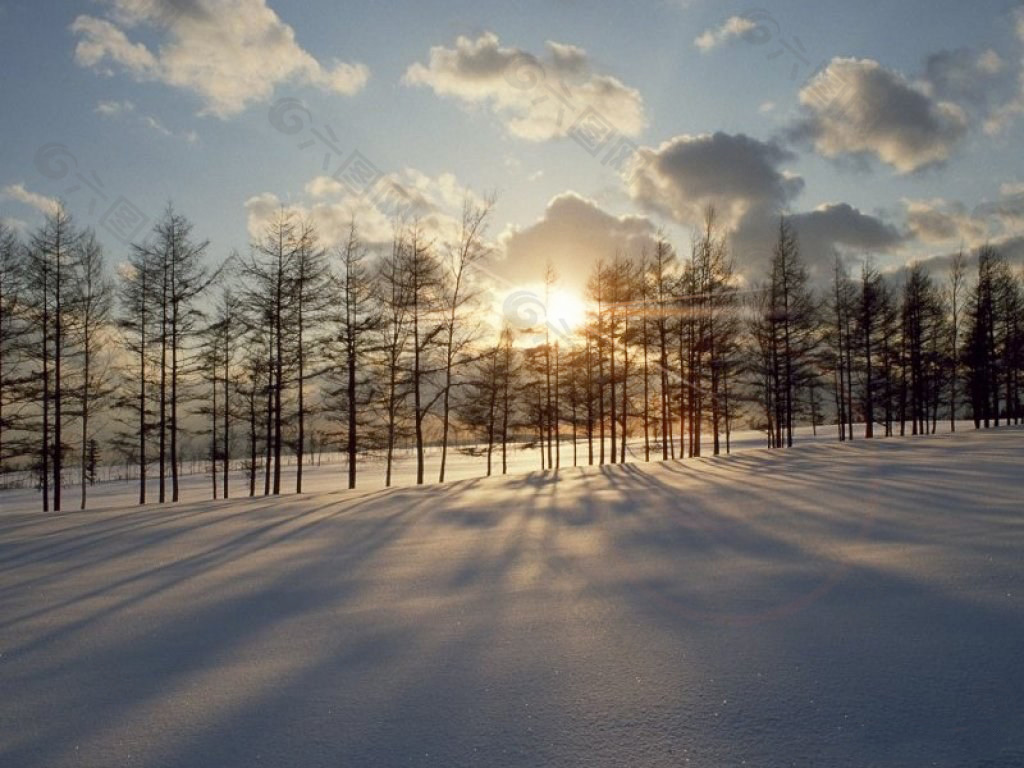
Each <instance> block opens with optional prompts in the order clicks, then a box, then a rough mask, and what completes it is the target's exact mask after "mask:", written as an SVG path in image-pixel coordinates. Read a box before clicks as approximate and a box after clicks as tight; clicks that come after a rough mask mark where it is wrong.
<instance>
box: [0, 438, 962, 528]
mask: <svg viewBox="0 0 1024 768" xmlns="http://www.w3.org/2000/svg"><path fill="white" fill-rule="evenodd" d="M973 428H974V427H973V424H971V423H970V422H968V421H961V422H958V423H957V429H959V430H961V431H964V430H970V429H973ZM879 429H881V428H879ZM908 429H909V425H908ZM948 430H949V424H948V423H945V422H943V423H940V424H938V432H939V433H942V434H944V433H946V432H947V431H948ZM855 434H856V437H857V438H860V437H861V436H862V435H863V434H864V425H863V424H858V425H857V430H856V433H855ZM837 436H838V435H837V431H836V427H835V426H825V427H818V428H817V429H816V430H812V429H811V428H810V427H800V428H798V429H797V430H796V436H795V441H796V443H797V444H801V445H802V444H806V443H809V442H822V441H825V442H829V441H835V440H836V438H837ZM765 443H766V437H765V434H764V433H763V432H756V431H753V430H738V431H736V432H734V433H733V434H732V436H731V450H732V452H734V453H739V452H743V451H747V450H751V449H761V448H763V447H764V446H765ZM702 445H703V453H704V454H705V455H710V454H711V450H712V445H711V440H710V439H709V438H708V436H707V435H705V436H704V440H703V443H702ZM675 447H676V452H677V453H676V455H679V441H678V440H676V446H675ZM605 448H606V453H607V456H608V460H609V461H610V455H611V441H610V440H609V439H607V438H606V439H605ZM721 450H722V452H723V453H724V452H725V438H724V436H723V437H722V443H721ZM560 451H561V460H560V462H559V466H560V467H571V466H572V465H573V455H572V454H573V451H572V443H571V442H569V441H568V438H564V439H563V442H562V444H561V446H560ZM576 451H577V460H578V463H579V464H586V463H587V446H586V442H585V441H583V440H580V441H579V442H578V443H577V447H576ZM594 451H595V463H596V462H597V458H596V457H597V454H598V452H599V451H598V446H597V443H596V441H595V447H594ZM660 452H661V448H660V443H655V442H654V440H653V438H652V444H651V457H652V459H654V460H656V459H658V458H660V456H661V453H660ZM320 459H321V460H320V461H317V460H316V459H315V458H313V457H310V462H311V463H310V462H307V464H306V466H305V467H304V468H303V478H302V484H303V490H304V491H305V492H323V491H338V490H343V489H345V488H346V487H347V485H348V476H347V464H346V463H345V458H344V456H342V455H341V454H324V455H322V456H321V457H320ZM643 460H644V444H643V438H642V437H640V438H637V437H631V438H630V441H629V443H628V449H627V451H626V461H627V462H637V461H643ZM493 461H494V466H493V470H494V474H501V455H500V447H499V448H498V450H496V451H495V454H494V459H493ZM235 463H237V464H238V466H239V467H241V461H240V460H239V461H237V462H235ZM440 464H441V451H440V449H439V448H437V447H435V446H431V447H428V449H427V451H426V461H425V466H426V475H425V481H426V482H427V483H436V482H437V478H438V469H439V468H440ZM540 465H541V461H540V453H539V451H538V449H537V448H536V447H532V446H525V445H523V444H515V445H512V446H510V449H509V454H508V471H509V474H523V473H526V472H533V471H534V470H536V469H539V468H540ZM193 469H194V470H195V471H193ZM125 471H126V469H125V468H124V467H114V468H106V467H104V468H101V472H100V474H101V475H102V476H105V475H107V474H116V475H118V476H120V475H121V474H122V473H124V472H125ZM131 471H132V474H133V476H134V468H132V470H131ZM167 471H168V478H167V498H168V499H170V476H169V473H170V469H168V470H167ZM486 471H487V461H486V459H485V458H484V457H483V456H481V455H480V454H479V447H475V448H474V447H462V448H460V447H458V446H453V447H451V448H450V450H449V452H448V462H447V468H446V472H445V479H446V480H467V479H470V478H477V477H483V476H485V475H486ZM149 473H150V476H149V482H148V483H147V494H148V499H147V503H150V504H154V503H156V499H157V488H158V482H157V480H156V478H155V474H156V467H155V465H154V466H150V468H149ZM281 474H282V482H281V491H282V493H284V494H289V493H294V491H295V465H294V457H293V456H289V455H285V456H284V457H283V461H282V472H281ZM65 476H66V482H68V485H66V486H65V488H64V503H63V508H64V510H65V511H67V510H71V509H78V508H79V501H80V491H79V488H78V486H77V485H75V483H76V482H77V478H78V470H77V467H72V468H69V470H68V471H67V472H66V473H65ZM384 478H385V464H384V459H383V457H381V456H379V455H369V456H362V457H360V459H359V464H358V483H357V485H358V488H359V489H362V490H372V489H376V488H383V487H384ZM220 484H221V481H220V480H218V481H217V494H218V496H219V495H221V485H220ZM415 484H416V459H415V454H414V453H413V452H412V451H408V450H407V451H400V452H398V454H397V455H396V458H395V463H394V467H393V469H392V487H401V486H408V485H415ZM212 485H213V479H212V477H211V476H210V474H209V472H208V465H207V464H205V463H203V462H196V463H195V465H194V466H193V464H192V463H191V462H185V463H184V464H183V466H182V476H181V478H180V489H179V490H180V496H179V498H180V499H181V501H200V500H202V499H211V498H213V488H212ZM229 491H230V495H231V496H243V495H247V494H248V491H249V477H248V475H247V474H245V473H244V472H242V471H241V470H240V469H239V470H238V471H233V472H232V473H231V475H230V478H229ZM256 491H257V493H259V494H262V493H263V475H262V474H260V475H259V477H258V478H257V487H256ZM138 500H139V486H138V480H137V479H135V480H113V481H106V482H99V483H97V484H96V485H94V486H91V487H90V488H89V489H88V506H89V507H90V508H92V509H99V508H127V507H133V506H136V505H137V504H138ZM41 508H42V494H41V493H40V491H38V490H36V489H34V488H30V487H25V488H18V489H7V490H0V513H3V512H5V511H6V512H14V511H23V510H38V509H41Z"/></svg>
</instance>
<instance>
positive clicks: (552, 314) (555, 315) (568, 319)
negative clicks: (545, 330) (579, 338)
mask: <svg viewBox="0 0 1024 768" xmlns="http://www.w3.org/2000/svg"><path fill="white" fill-rule="evenodd" d="M547 320H548V324H549V325H550V326H552V327H553V328H564V329H566V330H575V329H576V328H580V327H582V326H583V325H584V324H585V323H586V321H587V305H586V302H584V301H583V297H582V296H580V295H579V294H578V293H573V292H571V291H566V290H563V289H561V288H559V289H557V290H554V291H552V292H551V294H550V295H549V296H548V301H547Z"/></svg>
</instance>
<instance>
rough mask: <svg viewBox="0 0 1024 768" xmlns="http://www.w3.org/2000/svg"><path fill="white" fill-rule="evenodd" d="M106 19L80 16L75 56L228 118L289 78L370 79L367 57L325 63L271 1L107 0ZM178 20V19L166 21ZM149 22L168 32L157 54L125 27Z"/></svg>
mask: <svg viewBox="0 0 1024 768" xmlns="http://www.w3.org/2000/svg"><path fill="white" fill-rule="evenodd" d="M106 4H107V6H108V7H109V11H110V18H109V19H97V18H94V17H92V16H84V15H83V16H79V17H78V18H77V19H75V21H74V23H73V24H72V25H71V31H72V32H73V33H74V34H75V36H76V37H77V38H78V42H77V44H76V47H75V61H76V62H77V63H78V64H79V65H80V66H82V67H88V68H91V69H95V70H97V71H100V72H102V73H105V74H112V73H113V71H114V67H113V65H116V66H117V67H118V68H120V69H121V70H123V71H124V72H126V73H128V74H129V75H131V76H132V77H134V78H135V79H137V80H140V81H158V82H162V83H164V84H166V85H170V86H173V87H176V88H181V89H183V90H187V91H190V92H193V93H195V94H196V95H198V96H199V98H200V99H201V101H202V102H203V109H202V112H203V113H204V114H211V115H215V116H217V117H220V118H226V117H230V116H231V115H234V114H237V113H239V112H241V111H243V110H244V109H245V108H246V107H247V106H249V105H250V104H252V103H255V102H263V101H266V100H268V99H269V98H270V97H271V95H272V94H273V92H274V88H275V87H276V86H278V85H280V84H282V83H285V82H296V83H302V84H308V85H313V86H316V87H319V88H323V89H325V90H329V91H334V92H337V93H342V94H346V95H351V94H354V93H357V92H358V91H359V90H361V89H362V88H363V86H364V85H365V84H366V81H367V79H368V78H369V70H368V69H367V68H366V66H365V65H363V64H358V63H346V62H342V61H337V60H335V61H333V62H332V63H331V65H330V66H324V65H322V64H321V63H320V62H319V61H317V60H316V59H315V58H313V56H312V55H310V54H309V53H308V52H307V51H306V50H304V49H303V48H302V47H301V46H299V45H298V43H297V42H296V41H295V32H294V30H293V29H292V28H291V27H290V26H289V25H288V24H286V23H284V22H283V21H282V20H281V19H280V18H279V17H278V16H277V14H276V13H275V12H274V11H273V10H272V9H271V8H269V7H268V6H267V5H266V0H193V2H191V3H189V4H183V3H181V2H180V0H177V2H175V0H106ZM170 21H173V23H169V22H170ZM136 25H143V26H147V27H150V28H152V29H154V30H156V31H157V32H159V33H161V34H162V35H163V39H162V41H161V43H160V45H159V47H158V49H157V50H156V52H155V53H154V52H153V51H151V50H150V49H148V48H147V47H146V46H145V45H143V44H142V43H137V42H132V41H130V40H129V39H128V36H127V34H126V31H125V30H127V29H132V28H133V27H135V26H136Z"/></svg>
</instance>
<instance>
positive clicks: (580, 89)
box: [403, 32, 647, 141]
mask: <svg viewBox="0 0 1024 768" xmlns="http://www.w3.org/2000/svg"><path fill="white" fill-rule="evenodd" d="M403 82H405V83H406V84H407V85H410V86H423V87H427V88H430V89H431V90H433V91H434V93H436V94H437V95H439V96H443V97H450V98H454V99H456V100H458V101H460V102H461V103H462V104H463V105H466V106H476V105H482V106H485V107H487V108H489V109H490V110H491V111H492V112H493V113H494V114H496V115H497V116H498V117H499V118H500V119H502V120H503V121H504V124H505V127H506V128H507V130H508V131H509V133H510V134H512V135H513V136H516V137H519V138H522V139H528V140H531V141H545V140H547V139H553V138H558V137H562V136H566V135H567V134H568V133H569V131H570V129H571V127H572V126H573V124H574V122H575V121H576V119H577V117H579V116H580V115H582V114H583V113H585V112H588V110H590V111H592V113H594V114H596V116H597V118H598V119H599V120H601V121H603V122H604V123H607V124H610V126H611V127H613V128H614V129H615V130H617V131H618V132H620V133H623V134H626V135H628V136H635V135H637V134H639V133H640V132H641V131H642V130H643V129H644V128H645V127H646V125H647V118H646V115H645V113H644V104H643V99H642V98H641V96H640V94H639V92H638V91H636V90H635V89H633V88H629V87H628V86H626V85H623V83H621V82H620V81H619V80H617V79H616V78H614V77H611V76H610V75H600V74H596V73H594V72H593V71H592V70H591V64H590V59H589V57H588V55H587V53H586V51H584V50H583V49H582V48H577V47H575V46H572V45H566V44H564V43H556V42H550V41H549V42H548V44H547V51H546V52H545V54H544V55H542V56H539V57H538V56H535V55H533V54H531V53H528V52H527V51H524V50H521V49H519V48H511V47H503V46H502V45H501V44H500V42H499V40H498V37H497V36H496V35H494V34H493V33H489V32H488V33H485V34H483V35H481V36H480V37H479V38H477V39H476V40H471V39H469V38H467V37H459V38H458V39H457V40H456V41H455V47H454V48H446V47H444V46H435V47H433V48H431V49H430V55H429V57H428V61H427V63H426V64H422V63H419V62H417V63H415V64H413V65H412V66H410V67H409V68H408V69H407V70H406V73H405V76H404V78H403Z"/></svg>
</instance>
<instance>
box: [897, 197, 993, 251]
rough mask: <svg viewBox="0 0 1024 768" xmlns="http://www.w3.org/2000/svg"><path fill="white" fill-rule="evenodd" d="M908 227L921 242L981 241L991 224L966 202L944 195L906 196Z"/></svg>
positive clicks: (986, 234)
mask: <svg viewBox="0 0 1024 768" xmlns="http://www.w3.org/2000/svg"><path fill="white" fill-rule="evenodd" d="M903 204H904V206H906V216H907V227H908V228H909V229H910V232H911V233H912V234H913V236H914V237H915V238H916V239H917V240H918V241H919V242H921V243H925V244H929V245H934V244H937V243H956V242H959V241H963V242H964V243H966V244H967V245H968V246H974V245H978V244H980V243H981V242H984V240H985V239H986V238H988V236H989V228H988V227H987V226H986V223H985V221H984V220H983V219H982V218H979V217H976V216H974V215H972V214H971V212H970V211H968V210H967V206H965V205H964V204H963V203H960V202H957V201H951V200H945V199H943V198H941V197H936V198H929V199H922V200H916V199H907V200H904V201H903Z"/></svg>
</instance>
